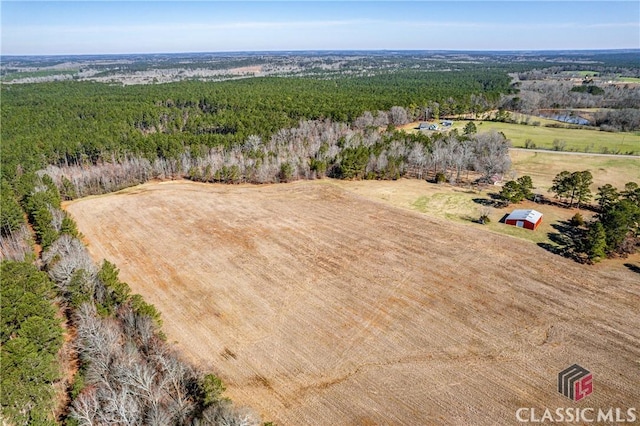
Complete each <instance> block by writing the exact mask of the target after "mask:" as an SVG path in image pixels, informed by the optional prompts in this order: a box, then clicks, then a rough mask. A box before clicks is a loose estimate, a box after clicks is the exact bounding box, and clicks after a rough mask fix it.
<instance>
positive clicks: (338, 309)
mask: <svg viewBox="0 0 640 426" xmlns="http://www.w3.org/2000/svg"><path fill="white" fill-rule="evenodd" d="M67 210H68V211H69V212H70V213H71V215H72V216H73V218H74V219H75V220H76V222H77V223H78V226H79V229H80V231H81V232H82V233H83V234H84V235H85V237H86V241H87V243H88V247H89V251H90V252H91V254H92V256H93V257H94V258H95V260H97V261H100V260H101V259H102V258H107V259H109V260H110V261H113V262H115V263H116V265H117V266H118V267H119V268H120V270H121V278H122V279H123V280H124V281H126V282H128V283H129V284H130V286H131V288H132V290H133V291H134V292H138V293H140V294H142V295H143V296H144V298H145V299H146V300H147V301H149V302H150V303H153V304H154V305H155V306H156V307H157V308H158V309H159V310H160V311H161V312H162V315H163V318H164V326H163V329H164V330H165V332H166V334H167V336H168V338H169V340H170V341H175V342H177V343H176V344H177V345H178V347H179V348H180V349H181V350H182V351H183V352H184V353H185V354H186V355H187V356H189V357H190V358H192V359H193V360H195V361H196V362H199V363H201V364H202V365H203V366H204V367H206V368H212V369H213V370H214V371H215V372H216V373H217V374H219V375H220V377H221V378H222V379H223V380H224V382H225V383H226V385H227V387H228V391H227V395H228V396H229V397H231V398H232V399H233V400H234V401H235V402H237V403H239V404H247V405H250V406H252V407H254V408H255V409H257V410H258V411H259V412H261V413H262V414H263V416H264V417H265V418H266V419H269V420H273V421H275V422H276V423H278V424H281V425H294V424H314V425H317V424H320V425H322V424H327V425H329V424H345V425H347V424H435V423H438V424H451V425H459V424H476V425H483V424H486V425H494V424H512V423H515V411H516V409H517V408H519V407H531V406H542V407H549V406H551V407H554V406H566V405H567V402H568V401H567V400H566V398H565V397H564V396H562V395H560V394H558V393H557V391H556V389H555V386H556V383H555V380H556V376H557V373H558V371H560V370H562V369H563V368H565V367H566V366H568V365H572V364H574V363H578V364H580V365H582V366H584V367H585V368H587V369H589V370H590V371H591V372H592V373H593V374H594V382H595V389H596V391H594V393H593V394H592V395H590V396H589V406H596V407H597V406H612V405H613V406H625V405H628V406H631V405H632V404H634V403H637V402H638V401H639V400H640V388H639V387H638V386H637V383H639V382H640V377H639V375H638V369H637V360H638V359H640V314H638V311H637V306H640V286H638V274H637V273H634V272H632V271H631V270H628V269H623V268H620V267H618V268H612V267H610V266H607V265H598V266H596V267H585V266H584V265H578V264H575V263H573V262H571V261H569V260H566V259H564V258H561V257H558V256H555V255H552V254H550V253H548V252H546V251H545V250H543V249H541V248H538V247H537V246H536V245H534V244H531V243H527V242H523V241H519V240H517V239H513V238H509V237H504V236H500V235H496V234H494V233H491V232H487V231H485V230H483V229H477V228H475V227H470V226H464V225H460V224H457V223H453V222H449V221H446V220H440V219H437V218H430V217H427V216H424V215H421V214H419V213H415V212H411V211H406V210H402V209H399V208H395V207H392V206H389V205H386V204H384V203H382V202H376V201H372V200H368V199H365V198H363V197H360V196H358V195H357V194H355V193H352V192H348V191H345V190H343V189H341V188H339V187H336V186H334V185H328V184H325V183H322V182H308V181H307V182H295V183H292V184H280V185H265V186H249V185H239V186H225V185H210V184H198V183H192V182H184V181H180V182H165V183H151V184H145V185H142V186H138V187H135V188H130V189H128V190H125V191H122V192H120V193H116V194H111V195H106V196H100V197H91V198H87V199H82V200H78V201H74V202H72V203H70V204H68V205H67Z"/></svg>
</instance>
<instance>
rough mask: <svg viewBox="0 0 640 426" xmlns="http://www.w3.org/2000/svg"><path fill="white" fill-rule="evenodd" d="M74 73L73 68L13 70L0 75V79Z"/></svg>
mask: <svg viewBox="0 0 640 426" xmlns="http://www.w3.org/2000/svg"><path fill="white" fill-rule="evenodd" d="M76 73H77V71H73V70H40V71H25V72H14V73H10V74H7V75H4V76H2V78H1V80H2V81H14V80H20V79H23V78H37V77H50V76H54V75H73V74H76Z"/></svg>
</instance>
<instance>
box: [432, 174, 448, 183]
mask: <svg viewBox="0 0 640 426" xmlns="http://www.w3.org/2000/svg"><path fill="white" fill-rule="evenodd" d="M435 181H436V183H444V182H446V181H447V176H445V174H444V173H442V172H438V173H436V177H435Z"/></svg>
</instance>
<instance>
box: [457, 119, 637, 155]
mask: <svg viewBox="0 0 640 426" xmlns="http://www.w3.org/2000/svg"><path fill="white" fill-rule="evenodd" d="M535 121H541V123H542V119H540V120H538V119H536V120H535ZM547 121H550V122H554V121H552V120H547ZM466 123H467V122H466V121H461V122H457V123H456V124H455V125H454V128H458V129H459V130H460V131H462V129H463V128H464V126H465V125H466ZM554 123H558V122H557V121H555V122H554ZM475 124H476V127H477V129H478V131H479V132H482V131H488V130H492V129H493V130H496V131H499V132H503V133H504V134H505V136H506V137H507V138H508V139H511V141H512V142H513V146H514V147H518V148H522V147H524V146H525V141H526V140H527V139H531V141H532V142H533V143H535V144H536V147H537V148H542V149H552V147H553V141H554V140H556V139H558V140H560V141H564V142H565V143H566V147H565V148H564V150H565V151H576V152H593V153H600V152H603V151H604V150H605V149H606V150H607V151H608V152H612V153H615V152H618V153H621V154H627V153H635V154H636V155H637V154H640V134H639V133H638V132H635V133H632V132H619V133H612V132H602V131H599V130H590V129H565V128H555V127H544V126H530V125H522V124H512V123H500V122H493V121H477V122H475ZM542 124H544V123H542Z"/></svg>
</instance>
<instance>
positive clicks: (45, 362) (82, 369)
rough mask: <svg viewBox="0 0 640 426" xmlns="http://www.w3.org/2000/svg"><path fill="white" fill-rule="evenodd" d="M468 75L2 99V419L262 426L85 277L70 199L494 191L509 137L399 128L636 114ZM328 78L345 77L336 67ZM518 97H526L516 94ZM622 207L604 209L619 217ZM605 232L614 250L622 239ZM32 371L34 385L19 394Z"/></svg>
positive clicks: (484, 70) (103, 87)
mask: <svg viewBox="0 0 640 426" xmlns="http://www.w3.org/2000/svg"><path fill="white" fill-rule="evenodd" d="M615 58H616V61H617V62H616V63H617V65H616V66H617V67H618V68H621V67H627V66H628V63H627V62H626V59H627V58H628V55H620V56H619V57H618V56H615ZM476 59H477V58H473V57H472V58H471V59H469V58H467V59H465V61H467V62H466V63H465V62H464V61H463V62H461V63H456V64H446V63H445V62H443V61H436V62H437V64H438V65H437V66H435V65H434V64H435V63H436V62H425V63H421V64H418V67H415V65H416V63H415V62H416V60H415V58H413V59H411V58H409V59H407V58H401V60H397V61H396V62H395V65H394V66H393V70H392V71H389V72H377V73H370V74H371V75H364V74H367V73H364V74H363V73H355V74H354V75H350V74H349V72H344V69H343V70H342V71H340V73H339V74H336V73H333V74H332V73H324V72H320V71H318V70H316V68H315V67H316V65H317V64H316V62H313V61H311V62H312V63H313V67H312V68H310V72H314V73H315V72H317V73H318V76H316V77H315V78H311V77H308V76H307V77H304V76H303V77H300V76H297V77H293V76H287V77H285V76H278V77H273V76H272V77H254V78H245V79H234V80H229V81H217V82H211V81H179V82H173V83H167V84H149V85H129V86H122V85H114V84H102V83H96V82H92V81H74V80H66V81H58V82H45V83H37V84H5V83H3V84H2V85H1V86H0V90H1V96H2V105H1V120H2V128H1V134H0V137H1V140H2V163H1V185H2V187H1V192H0V195H1V197H0V198H1V200H0V231H1V235H0V251H1V259H3V263H2V275H3V289H2V330H1V332H2V347H3V349H2V350H3V356H2V387H3V392H2V398H1V403H2V415H3V416H5V417H7V418H9V419H10V420H11V422H12V423H15V424H53V423H55V422H56V421H58V422H65V423H67V424H81V425H89V424H142V423H153V424H203V425H206V424H238V425H253V424H259V422H260V421H259V418H258V416H256V415H255V414H253V413H251V412H250V411H248V410H244V409H241V408H238V407H236V406H234V405H233V404H232V403H231V402H230V401H228V400H226V399H224V398H223V397H222V392H223V390H224V386H223V385H222V383H221V382H220V380H219V379H218V378H217V377H216V376H215V375H213V374H210V373H208V372H203V371H199V370H198V369H196V368H194V367H193V366H192V365H190V364H189V363H187V362H185V361H184V360H182V359H180V357H179V356H178V355H177V354H176V353H175V352H173V351H172V349H171V347H170V346H169V345H168V344H167V343H166V342H165V341H164V337H163V335H162V332H161V329H160V326H161V319H160V316H159V313H158V312H157V311H156V310H155V308H154V307H153V306H151V305H149V304H147V303H145V302H144V300H142V298H141V297H140V296H139V295H134V294H131V290H130V289H129V287H128V286H127V284H126V283H123V282H122V281H121V280H120V279H119V277H118V271H117V269H116V268H115V266H114V265H112V264H110V263H109V262H104V263H103V264H102V265H95V264H94V263H93V262H92V260H91V259H90V257H89V255H88V253H87V251H86V248H85V247H84V245H83V244H82V242H81V241H80V238H81V236H80V235H79V232H78V230H77V228H76V225H75V223H74V222H73V220H72V219H71V218H70V217H68V216H67V215H66V213H65V212H64V211H63V210H62V209H61V202H62V201H63V200H65V199H73V198H77V197H82V196H86V195H90V194H100V193H105V192H110V191H115V190H118V189H121V188H123V187H126V186H131V185H135V184H138V183H142V182H145V181H148V180H150V179H153V178H160V179H167V178H188V179H192V180H197V181H203V182H225V183H231V184H233V183H240V182H252V183H271V182H286V181H290V180H295V179H317V178H323V177H334V178H340V179H397V178H399V177H402V176H410V177H416V178H421V179H425V178H429V179H433V180H434V181H437V182H441V181H449V182H452V183H455V182H459V181H460V180H461V179H462V178H463V176H466V175H468V174H470V173H473V176H474V178H477V179H480V180H483V181H491V180H492V179H493V178H494V177H496V176H500V175H502V174H504V173H505V172H507V171H508V169H509V166H510V160H509V156H508V147H509V141H508V140H507V139H506V138H505V136H504V135H503V134H501V133H497V132H490V133H476V129H474V128H473V127H472V126H468V127H466V128H465V130H464V132H463V133H458V132H457V131H455V130H453V131H450V132H448V133H440V132H435V133H432V134H429V135H427V134H423V133H416V134H408V133H405V132H402V131H397V130H396V127H397V126H399V125H402V124H405V123H407V122H409V121H413V120H427V119H433V118H440V117H445V116H451V115H455V114H463V113H475V114H478V113H483V112H486V111H491V110H495V109H498V108H500V110H502V109H504V108H507V109H509V108H513V109H518V108H520V109H521V110H524V109H526V107H527V105H529V106H530V105H531V103H532V102H533V101H535V100H539V98H541V97H543V96H542V95H541V93H542V94H544V90H546V89H544V88H545V87H551V88H552V89H553V90H554V91H558V93H560V92H562V93H563V96H564V93H565V92H567V93H568V95H566V96H565V98H562V97H561V96H560V95H558V99H568V100H570V101H572V102H573V101H576V102H582V101H583V100H586V101H589V102H591V101H593V99H594V97H596V98H597V97H600V98H602V99H604V97H606V96H608V94H616V96H615V100H616V101H619V103H618V104H615V105H614V109H612V111H614V114H615V113H617V114H619V115H620V116H621V117H623V118H622V119H616V120H617V121H616V120H613V119H612V118H611V117H609V116H608V118H606V119H608V120H609V121H607V123H610V124H611V125H613V124H616V125H618V124H620V123H622V125H623V126H627V125H630V126H631V127H633V126H634V125H635V124H633V123H635V121H634V120H635V118H634V117H635V116H634V115H633V114H632V115H629V114H627V110H628V109H630V108H626V103H625V102H627V103H628V102H630V101H633V102H635V100H634V99H635V96H636V93H635V92H632V93H631V95H630V97H629V92H628V91H627V92H625V91H624V90H618V89H614V88H610V89H607V88H605V89H602V90H604V91H605V92H604V94H602V93H601V92H600V91H598V90H594V89H585V90H578V91H573V92H572V91H571V88H570V87H569V86H568V85H566V87H565V86H562V84H560V85H558V84H555V85H549V86H544V85H540V86H535V85H534V84H533V83H531V85H529V83H528V82H527V77H528V76H529V75H530V74H526V73H528V72H534V71H533V69H534V68H535V67H540V66H542V65H544V63H541V62H540V61H539V60H538V59H535V60H530V61H528V62H527V60H524V59H522V58H520V59H516V58H514V57H510V58H509V60H508V61H507V62H502V63H501V62H500V61H498V60H496V59H495V58H492V59H491V60H487V61H485V62H482V63H480V64H477V63H473V62H475V61H476ZM242 60H245V59H242ZM296 60H297V59H296ZM246 61H247V62H246V63H244V64H245V65H250V64H254V63H256V61H259V60H258V59H256V58H251V59H246ZM385 61H386V59H385V58H382V57H374V58H370V59H367V60H362V63H361V64H360V65H358V66H361V67H364V68H363V69H368V68H367V67H373V68H376V67H382V68H384V67H385V66H386V65H385V63H386V62H385ZM567 61H569V62H570V60H569V59H567ZM354 63H355V64H358V62H357V61H356V62H354ZM354 63H352V64H351V65H350V66H353V64H354ZM327 64H328V65H327ZM327 64H325V65H327V66H329V65H330V66H332V67H334V66H335V67H337V69H340V67H341V66H342V65H341V64H342V60H341V59H340V58H337V59H336V58H333V59H331V60H330V61H328V62H327ZM444 64H446V67H445V66H444ZM141 66H142V67H143V68H144V67H147V68H148V67H149V66H150V65H148V64H147V65H141ZM565 66H566V67H571V66H574V65H565ZM131 68H132V69H135V68H136V66H134V65H132V66H131ZM618 68H616V69H618ZM624 69H626V68H624ZM347 71H349V70H347ZM36 72H37V71H36ZM105 72H107V70H105ZM508 72H512V73H514V72H515V73H518V72H519V73H522V77H523V80H522V83H521V84H520V85H518V84H514V83H513V80H512V78H513V75H511V76H510V75H509V74H508ZM558 87H560V89H558ZM565 89H566V90H565ZM520 90H523V91H525V92H527V93H525V94H524V96H520V95H521V94H520V93H519V91H520ZM549 90H551V89H549ZM615 90H618V91H617V92H616V91H615ZM600 98H598V99H600ZM553 99H556V98H553ZM630 99H631V100H630ZM596 101H597V99H596ZM536 102H538V101H536ZM544 102H545V101H542V100H539V102H538V103H539V105H537V106H538V107H539V106H540V105H543V104H544ZM561 102H564V101H561ZM633 105H634V108H635V105H636V104H633ZM625 108H626V109H625ZM631 109H633V108H631ZM627 116H629V117H631V118H627ZM616 117H617V116H616ZM614 118H615V117H614ZM603 120H605V118H603ZM612 120H613V121H612ZM614 121H615V123H613V122H614ZM629 123H631V124H629ZM625 202H626V201H624V200H623V201H621V202H619V203H618V202H616V203H615V205H616V206H617V207H616V209H620V208H622V207H624V206H625V204H624V203H625ZM616 209H613V210H603V213H602V217H603V219H602V222H603V223H605V224H606V223H614V222H615V221H614V220H613V219H611V220H609V219H607V218H605V216H606V215H613V216H615V215H616V214H618V213H617V212H618V210H616ZM613 216H612V217H613ZM607 217H608V216H607ZM616 217H617V216H616ZM605 219H606V220H605ZM594 226H595V225H594ZM594 232H599V231H598V230H596V231H594ZM603 232H604V233H605V234H606V238H607V239H608V240H607V244H609V243H611V244H612V247H613V244H614V243H616V242H617V240H616V241H613V239H614V238H617V237H615V236H610V235H609V234H610V233H608V232H609V231H607V229H605V230H604V231H603ZM611 235H613V234H612V233H611ZM616 235H617V234H616ZM609 240H611V241H609ZM6 277H9V279H7V278H6ZM35 299H38V301H39V302H38V303H35V302H34V303H31V302H30V301H33V300H35ZM65 329H66V330H72V332H71V334H69V335H68V336H67V337H68V338H69V339H71V340H72V345H71V347H72V348H73V350H71V351H70V350H69V349H68V348H67V350H66V351H67V352H66V355H64V356H66V357H67V358H66V359H65V362H66V363H68V364H70V365H71V367H70V368H71V370H73V371H71V372H65V371H61V370H60V369H57V368H56V366H55V365H56V360H60V359H61V358H60V357H61V356H63V355H61V353H63V352H65V350H64V349H61V348H64V346H65V345H64V344H63V340H64V338H63V336H64V332H63V330H65ZM70 352H72V354H71V353H70ZM31 371H33V375H37V376H38V380H35V381H32V382H25V381H24V377H25V375H27V374H30V372H31ZM34 377H35V376H34ZM7 388H8V389H11V392H6V391H4V390H5V389H7Z"/></svg>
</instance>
